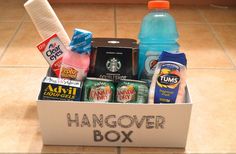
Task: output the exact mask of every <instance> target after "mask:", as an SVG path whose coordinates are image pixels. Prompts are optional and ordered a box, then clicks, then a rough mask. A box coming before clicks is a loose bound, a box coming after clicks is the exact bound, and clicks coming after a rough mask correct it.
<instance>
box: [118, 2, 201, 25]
mask: <svg viewBox="0 0 236 154" xmlns="http://www.w3.org/2000/svg"><path fill="white" fill-rule="evenodd" d="M169 11H170V13H171V15H173V17H174V18H175V20H176V22H185V23H203V22H204V20H203V18H202V17H201V15H200V14H199V12H198V11H197V9H196V8H195V7H191V6H190V7H187V6H179V5H174V6H171V8H170V10H169ZM148 12H149V10H148V9H147V6H146V5H118V6H117V7H116V15H117V22H141V21H142V19H143V17H144V16H145V15H146V14H147V13H148Z"/></svg>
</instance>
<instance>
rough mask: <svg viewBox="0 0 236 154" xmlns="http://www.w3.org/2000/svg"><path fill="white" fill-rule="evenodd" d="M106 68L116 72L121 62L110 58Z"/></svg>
mask: <svg viewBox="0 0 236 154" xmlns="http://www.w3.org/2000/svg"><path fill="white" fill-rule="evenodd" d="M106 68H107V69H108V70H109V71H111V72H117V71H118V70H119V69H120V68H121V62H120V61H119V60H118V59H116V58H111V59H109V60H108V61H107V63H106Z"/></svg>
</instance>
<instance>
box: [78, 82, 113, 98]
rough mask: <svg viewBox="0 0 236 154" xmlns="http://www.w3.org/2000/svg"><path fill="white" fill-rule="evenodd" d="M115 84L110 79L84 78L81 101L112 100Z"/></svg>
mask: <svg viewBox="0 0 236 154" xmlns="http://www.w3.org/2000/svg"><path fill="white" fill-rule="evenodd" d="M114 95H115V86H114V84H113V81H112V80H108V79H100V78H86V80H85V82H84V89H83V97H82V98H83V101H87V102H113V101H114Z"/></svg>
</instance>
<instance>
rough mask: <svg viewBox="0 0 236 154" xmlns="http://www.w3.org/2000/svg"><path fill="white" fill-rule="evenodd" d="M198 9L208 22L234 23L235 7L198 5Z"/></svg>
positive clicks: (235, 21) (235, 17) (235, 20)
mask: <svg viewBox="0 0 236 154" xmlns="http://www.w3.org/2000/svg"><path fill="white" fill-rule="evenodd" d="M200 11H201V12H202V13H203V15H204V16H205V17H206V19H207V21H208V22H210V23H223V24H226V23H227V24H230V23H234V24H235V23H236V8H235V7H229V8H228V9H219V8H212V7H200Z"/></svg>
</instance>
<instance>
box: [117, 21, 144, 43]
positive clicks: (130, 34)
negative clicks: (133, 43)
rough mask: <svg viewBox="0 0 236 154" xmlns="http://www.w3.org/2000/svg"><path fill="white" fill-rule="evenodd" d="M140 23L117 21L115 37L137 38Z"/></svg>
mask: <svg viewBox="0 0 236 154" xmlns="http://www.w3.org/2000/svg"><path fill="white" fill-rule="evenodd" d="M140 26H141V24H140V23H117V37H120V38H133V39H136V40H138V34H139V30H140Z"/></svg>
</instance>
